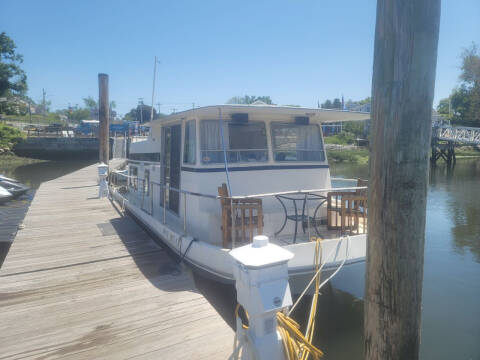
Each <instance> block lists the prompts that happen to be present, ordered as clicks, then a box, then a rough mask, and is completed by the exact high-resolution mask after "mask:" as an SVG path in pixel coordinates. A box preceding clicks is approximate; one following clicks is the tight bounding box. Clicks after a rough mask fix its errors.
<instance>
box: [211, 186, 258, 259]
mask: <svg viewBox="0 0 480 360" xmlns="http://www.w3.org/2000/svg"><path fill="white" fill-rule="evenodd" d="M218 195H219V196H220V197H221V199H220V205H221V207H222V225H221V230H222V240H223V247H224V248H226V249H230V248H232V240H233V238H234V239H235V244H242V243H249V242H252V240H253V237H254V236H255V235H260V234H262V233H263V208H262V199H254V198H252V199H229V198H228V197H229V194H228V189H227V185H226V184H222V186H220V187H219V188H218ZM232 213H233V217H232ZM232 218H233V220H234V221H233V226H232Z"/></svg>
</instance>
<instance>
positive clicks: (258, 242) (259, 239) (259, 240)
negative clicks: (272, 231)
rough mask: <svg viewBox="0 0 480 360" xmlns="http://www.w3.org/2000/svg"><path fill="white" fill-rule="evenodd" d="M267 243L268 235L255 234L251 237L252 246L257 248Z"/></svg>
mask: <svg viewBox="0 0 480 360" xmlns="http://www.w3.org/2000/svg"><path fill="white" fill-rule="evenodd" d="M267 245H268V236H266V235H257V236H254V237H253V243H252V247H254V248H259V247H264V246H267Z"/></svg>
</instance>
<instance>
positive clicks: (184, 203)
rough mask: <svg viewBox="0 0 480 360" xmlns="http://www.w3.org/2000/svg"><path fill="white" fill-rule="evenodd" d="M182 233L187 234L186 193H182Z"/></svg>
mask: <svg viewBox="0 0 480 360" xmlns="http://www.w3.org/2000/svg"><path fill="white" fill-rule="evenodd" d="M183 232H184V233H185V234H187V193H183Z"/></svg>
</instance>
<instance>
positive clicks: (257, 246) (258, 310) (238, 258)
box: [230, 235, 293, 360]
mask: <svg viewBox="0 0 480 360" xmlns="http://www.w3.org/2000/svg"><path fill="white" fill-rule="evenodd" d="M230 255H231V256H232V257H233V259H234V265H233V275H234V278H235V287H236V289H237V302H238V304H239V305H241V306H243V308H244V309H245V311H246V314H248V327H247V326H246V325H244V324H243V323H242V320H241V319H240V318H239V317H238V316H237V318H236V322H237V335H236V336H237V339H238V341H239V343H240V344H243V346H244V347H243V351H242V355H243V357H242V359H245V358H253V359H257V360H273V359H279V360H281V359H286V356H285V353H284V348H283V343H282V339H281V337H280V335H279V334H278V332H277V312H278V311H281V310H282V309H285V308H287V307H289V306H290V305H292V296H291V294H290V286H289V284H288V265H287V262H288V260H290V259H291V258H293V254H292V253H291V252H290V251H287V250H285V249H283V248H282V247H280V246H277V245H274V244H271V243H269V241H268V237H267V236H265V235H257V236H255V237H254V238H253V242H252V244H249V245H245V246H242V247H238V248H236V249H234V250H232V251H230ZM248 356H250V357H248Z"/></svg>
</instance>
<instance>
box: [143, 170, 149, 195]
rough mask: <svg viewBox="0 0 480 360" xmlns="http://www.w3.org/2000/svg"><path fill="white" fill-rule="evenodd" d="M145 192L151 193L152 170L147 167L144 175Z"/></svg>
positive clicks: (146, 193)
mask: <svg viewBox="0 0 480 360" xmlns="http://www.w3.org/2000/svg"><path fill="white" fill-rule="evenodd" d="M143 193H144V194H145V195H147V196H149V195H150V170H147V169H145V173H144V175H143Z"/></svg>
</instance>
